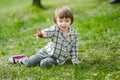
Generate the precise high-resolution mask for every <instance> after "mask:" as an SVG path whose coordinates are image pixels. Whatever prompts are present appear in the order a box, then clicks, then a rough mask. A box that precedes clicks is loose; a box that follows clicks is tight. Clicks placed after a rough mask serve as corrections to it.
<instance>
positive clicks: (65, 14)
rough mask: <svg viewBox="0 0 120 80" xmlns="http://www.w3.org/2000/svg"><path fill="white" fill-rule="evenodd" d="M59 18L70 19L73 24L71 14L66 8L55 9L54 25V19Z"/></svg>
mask: <svg viewBox="0 0 120 80" xmlns="http://www.w3.org/2000/svg"><path fill="white" fill-rule="evenodd" d="M57 17H59V18H60V19H62V18H70V19H71V24H72V23H73V20H74V19H73V14H72V12H71V10H70V8H69V7H67V6H61V7H58V8H56V10H55V12H54V22H55V23H56V18H57Z"/></svg>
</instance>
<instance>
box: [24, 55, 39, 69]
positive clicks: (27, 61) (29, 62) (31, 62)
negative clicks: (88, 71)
mask: <svg viewBox="0 0 120 80" xmlns="http://www.w3.org/2000/svg"><path fill="white" fill-rule="evenodd" d="M40 61H41V58H40V57H39V56H38V55H32V56H31V57H29V58H24V59H23V60H22V63H23V64H24V65H26V66H28V67H31V66H35V65H37V64H39V63H40Z"/></svg>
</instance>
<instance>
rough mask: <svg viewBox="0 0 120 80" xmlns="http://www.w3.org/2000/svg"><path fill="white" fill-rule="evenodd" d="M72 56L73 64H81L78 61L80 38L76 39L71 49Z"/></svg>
mask: <svg viewBox="0 0 120 80" xmlns="http://www.w3.org/2000/svg"><path fill="white" fill-rule="evenodd" d="M70 55H71V61H72V63H73V64H79V63H80V61H79V60H78V37H76V38H75V41H74V43H73V45H72V48H71V52H70Z"/></svg>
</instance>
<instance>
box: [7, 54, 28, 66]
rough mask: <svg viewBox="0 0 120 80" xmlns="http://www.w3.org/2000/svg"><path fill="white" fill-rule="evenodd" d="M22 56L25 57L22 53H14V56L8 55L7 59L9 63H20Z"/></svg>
mask: <svg viewBox="0 0 120 80" xmlns="http://www.w3.org/2000/svg"><path fill="white" fill-rule="evenodd" d="M24 58H26V56H24V55H15V56H12V57H10V58H9V59H8V61H9V62H10V63H13V64H15V63H22V60H23V59H24Z"/></svg>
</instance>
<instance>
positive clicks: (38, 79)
mask: <svg viewBox="0 0 120 80" xmlns="http://www.w3.org/2000/svg"><path fill="white" fill-rule="evenodd" d="M31 4H32V0H31V1H30V0H0V79H1V80H119V79H120V4H109V0H64V1H61V0H52V1H51V0H42V4H43V6H44V7H45V8H47V9H46V10H42V9H39V8H36V7H32V6H31ZM61 5H67V6H69V7H70V8H71V9H72V11H73V13H74V18H75V20H74V24H72V27H74V28H76V29H77V31H78V32H79V42H80V46H79V59H81V60H82V63H81V64H80V65H75V66H74V65H72V64H71V61H70V59H69V60H68V62H66V64H65V65H59V66H53V67H51V68H47V69H46V68H42V67H40V66H35V67H30V68H28V67H26V66H24V65H20V64H15V65H11V64H9V63H8V58H9V57H10V56H12V55H18V54H25V55H27V56H31V55H33V54H35V53H36V52H37V51H38V50H39V49H40V48H42V47H43V46H45V45H46V44H47V42H48V40H45V39H39V40H36V39H35V38H33V37H32V35H33V34H34V33H35V29H36V28H40V29H44V28H47V27H50V26H51V25H53V24H54V21H53V13H54V10H55V8H56V7H57V6H61Z"/></svg>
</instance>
